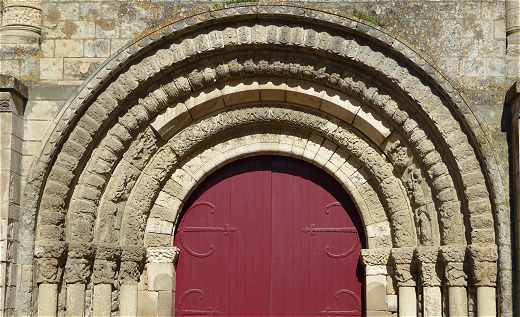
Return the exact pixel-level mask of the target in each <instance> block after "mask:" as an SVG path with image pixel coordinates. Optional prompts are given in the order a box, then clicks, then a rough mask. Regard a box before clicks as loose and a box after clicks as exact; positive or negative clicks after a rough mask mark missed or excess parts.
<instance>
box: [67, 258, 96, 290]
mask: <svg viewBox="0 0 520 317" xmlns="http://www.w3.org/2000/svg"><path fill="white" fill-rule="evenodd" d="M91 268H92V261H90V260H87V259H74V258H69V259H67V263H66V264H65V281H66V282H67V283H68V284H74V283H82V284H87V282H88V278H89V276H90V272H91Z"/></svg>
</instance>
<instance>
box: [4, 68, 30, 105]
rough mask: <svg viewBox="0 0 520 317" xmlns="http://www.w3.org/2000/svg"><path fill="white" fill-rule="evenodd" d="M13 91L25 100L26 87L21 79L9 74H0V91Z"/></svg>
mask: <svg viewBox="0 0 520 317" xmlns="http://www.w3.org/2000/svg"><path fill="white" fill-rule="evenodd" d="M2 91H7V92H14V93H16V94H17V95H18V96H20V97H22V98H23V99H25V100H27V96H28V89H27V86H25V85H24V84H23V83H22V82H21V81H19V80H18V79H17V78H16V77H14V76H11V75H4V74H0V92H2Z"/></svg>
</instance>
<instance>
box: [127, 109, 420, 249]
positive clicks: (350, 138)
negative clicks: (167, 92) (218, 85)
mask: <svg viewBox="0 0 520 317" xmlns="http://www.w3.org/2000/svg"><path fill="white" fill-rule="evenodd" d="M254 124H264V125H265V124H269V125H273V126H287V127H293V128H294V129H301V130H303V131H315V132H316V133H317V134H318V135H320V136H321V137H322V138H323V137H325V138H326V139H328V140H330V141H332V142H333V143H335V144H337V145H338V146H339V147H341V148H342V149H343V150H344V151H345V152H347V153H348V154H349V155H350V156H351V159H352V160H354V161H355V162H359V164H360V165H361V166H363V167H364V168H365V170H366V172H367V173H368V174H370V175H371V176H372V177H373V178H374V179H375V181H376V182H375V183H376V184H377V185H376V186H377V192H378V194H379V195H380V199H381V202H382V203H383V206H384V207H385V208H386V211H387V213H388V215H389V219H390V220H389V221H390V224H391V226H392V231H393V232H394V236H393V238H394V244H395V245H397V246H404V245H415V244H416V237H415V229H414V225H413V218H412V213H411V210H410V207H409V204H408V201H407V198H406V195H404V194H403V192H402V191H401V186H400V185H399V180H398V179H397V178H395V176H394V175H393V173H392V166H391V165H390V164H389V163H388V162H387V161H386V160H385V158H384V157H383V156H381V154H380V153H379V152H378V151H377V150H374V149H373V148H372V147H371V146H370V144H369V143H367V142H366V141H365V140H363V139H362V138H360V137H359V136H358V135H356V133H354V132H353V131H352V130H351V128H350V126H348V125H346V124H344V123H343V122H341V121H338V120H336V119H332V118H323V117H319V116H316V115H313V114H310V113H306V112H302V111H298V110H294V109H287V108H279V107H252V108H242V109H237V110H230V111H226V112H222V113H218V114H216V115H214V116H212V117H209V118H206V119H204V120H201V121H200V122H198V123H196V124H193V125H190V126H189V127H188V128H186V129H184V130H182V131H181V132H179V133H178V134H176V135H175V136H174V137H172V138H171V139H170V140H169V141H168V143H167V144H166V145H165V146H164V147H163V148H161V151H162V153H165V154H164V155H157V156H155V157H154V158H153V159H152V160H151V161H150V163H149V164H148V166H146V168H145V169H144V171H143V174H142V175H141V177H140V178H139V180H138V184H136V188H139V190H136V191H133V192H132V194H131V195H130V197H129V201H128V203H127V209H126V210H125V213H124V216H125V217H127V219H128V222H127V223H125V219H123V224H122V237H121V242H122V245H128V244H133V243H137V242H139V241H142V237H143V233H144V231H141V230H140V229H141V228H140V226H139V224H138V223H135V222H134V221H135V220H139V219H141V220H144V219H146V217H147V214H146V213H147V212H148V211H149V210H150V208H151V206H152V204H153V200H154V199H155V197H156V195H157V193H158V191H159V190H160V187H161V184H164V183H165V182H166V180H167V178H168V177H169V175H170V174H171V173H172V170H171V169H172V168H174V167H175V166H176V165H175V162H173V160H172V159H171V158H172V157H175V158H176V159H177V160H178V161H182V160H184V159H185V157H187V156H189V155H191V154H192V151H194V149H197V148H199V147H200V146H201V144H205V143H207V142H208V140H211V139H214V138H217V137H219V135H221V134H223V133H225V132H226V131H227V130H229V129H244V128H248V127H249V126H251V125H254ZM316 147H317V149H319V146H316ZM353 172H355V171H353ZM196 181H197V180H194V182H196ZM143 189H146V190H143ZM148 189H149V190H148Z"/></svg>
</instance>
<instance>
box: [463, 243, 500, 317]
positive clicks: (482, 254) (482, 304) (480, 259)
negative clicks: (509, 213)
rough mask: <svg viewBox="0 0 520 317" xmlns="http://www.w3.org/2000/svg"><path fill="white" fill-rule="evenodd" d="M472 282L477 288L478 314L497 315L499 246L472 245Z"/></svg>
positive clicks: (469, 249)
mask: <svg viewBox="0 0 520 317" xmlns="http://www.w3.org/2000/svg"><path fill="white" fill-rule="evenodd" d="M468 251H469V254H470V263H471V283H472V285H473V286H474V287H476V289H477V316H481V317H484V316H496V314H497V307H496V291H495V288H496V283H497V258H498V253H497V247H496V245H494V244H485V245H470V246H469V247H468Z"/></svg>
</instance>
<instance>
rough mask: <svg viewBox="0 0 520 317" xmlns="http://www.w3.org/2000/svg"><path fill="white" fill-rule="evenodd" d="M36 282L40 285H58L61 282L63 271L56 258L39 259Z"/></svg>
mask: <svg viewBox="0 0 520 317" xmlns="http://www.w3.org/2000/svg"><path fill="white" fill-rule="evenodd" d="M36 264H37V274H36V282H37V283H38V284H41V283H47V284H57V283H58V282H59V280H60V276H61V272H62V269H61V267H60V263H59V261H58V259H56V258H37V259H36Z"/></svg>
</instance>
